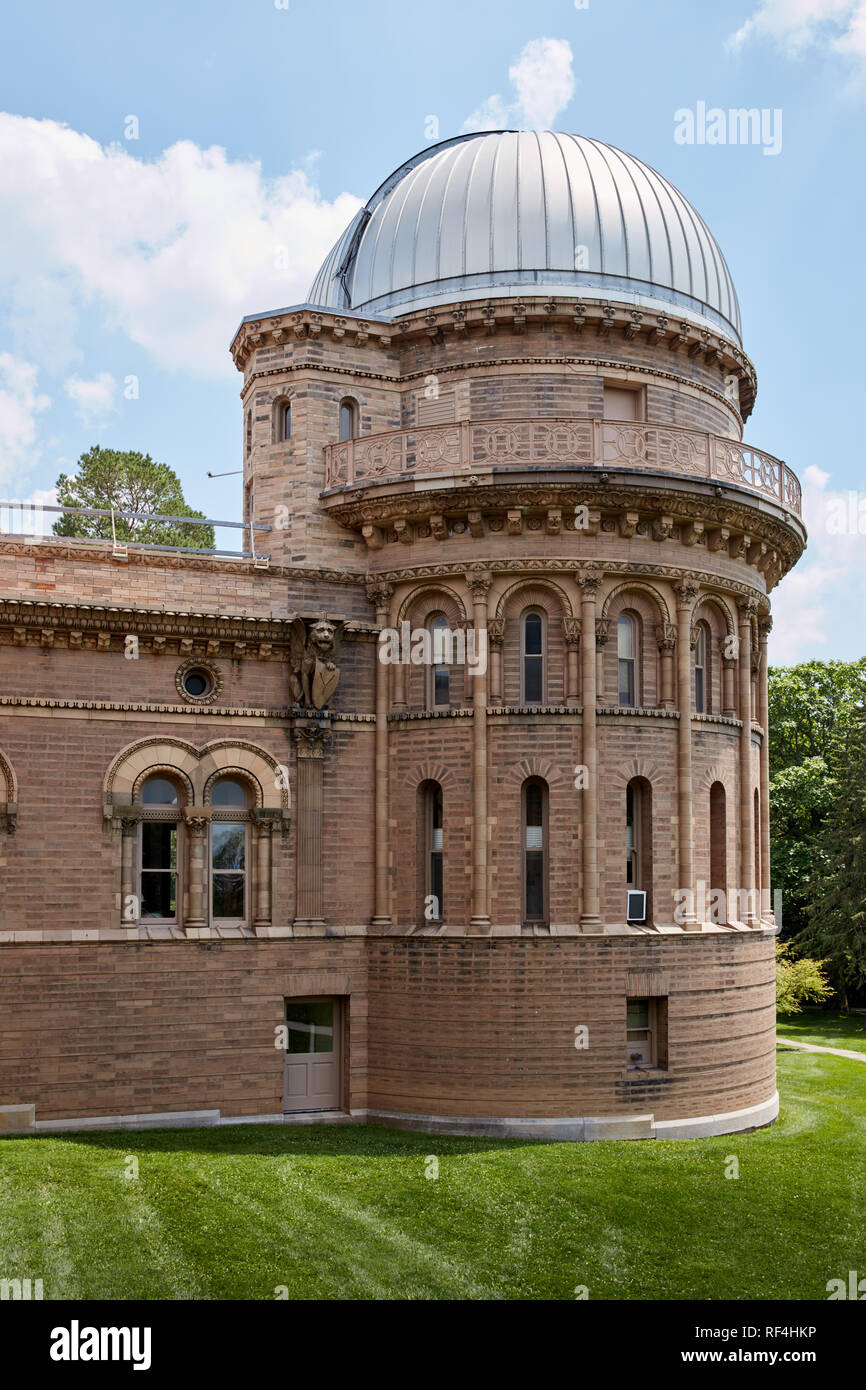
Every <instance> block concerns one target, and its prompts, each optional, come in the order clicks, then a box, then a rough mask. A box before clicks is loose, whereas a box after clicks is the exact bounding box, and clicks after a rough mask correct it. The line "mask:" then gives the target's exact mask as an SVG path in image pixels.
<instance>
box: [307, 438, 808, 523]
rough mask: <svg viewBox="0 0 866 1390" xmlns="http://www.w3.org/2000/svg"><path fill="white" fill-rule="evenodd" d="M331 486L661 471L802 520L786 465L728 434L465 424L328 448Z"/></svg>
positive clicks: (327, 477) (796, 484)
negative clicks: (535, 472)
mask: <svg viewBox="0 0 866 1390" xmlns="http://www.w3.org/2000/svg"><path fill="white" fill-rule="evenodd" d="M324 454H325V487H326V488H339V487H349V486H351V485H352V484H356V483H366V482H373V481H375V480H376V479H379V478H388V479H392V478H400V477H403V476H413V475H415V474H417V473H446V472H451V471H456V470H465V471H466V472H473V471H475V470H478V469H482V468H524V467H550V466H553V467H556V466H558V465H562V466H564V467H568V466H572V467H578V468H592V467H605V466H607V465H611V466H614V467H626V468H638V469H643V468H646V469H654V470H657V471H658V472H662V473H674V474H679V475H681V476H683V477H689V478H704V479H709V480H711V481H712V482H715V483H720V484H724V483H730V484H733V485H735V486H738V487H746V488H750V489H751V490H752V491H754V492H757V493H760V494H761V495H762V496H764V497H770V498H772V499H773V501H774V502H777V503H778V504H779V505H780V506H781V507H783V508H784V509H785V510H786V511H789V512H793V513H794V514H795V515H796V516H800V515H801V514H802V498H801V491H800V483H799V481H798V479H797V476H796V474H795V473H793V472H792V470H791V469H790V468H788V466H787V464H785V463H783V462H782V460H781V459H777V458H774V457H773V455H772V454H765V453H764V452H763V451H762V450H760V449H754V448H752V447H751V445H748V444H740V443H738V442H737V441H736V440H734V439H726V438H724V437H723V436H721V435H715V434H707V433H704V432H703V431H699V430H686V429H680V428H679V427H677V426H673V425H650V424H645V423H644V422H643V421H631V420H574V419H571V420H561V419H549V420H539V419H532V420H460V421H457V422H456V423H453V424H446V425H424V426H420V427H418V428H416V429H407V430H389V431H388V432H387V433H383V434H368V435H360V436H358V437H357V438H355V439H348V440H346V441H344V442H343V443H340V444H329V445H327V446H326V447H325V450H324Z"/></svg>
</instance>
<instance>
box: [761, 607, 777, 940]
mask: <svg viewBox="0 0 866 1390" xmlns="http://www.w3.org/2000/svg"><path fill="white" fill-rule="evenodd" d="M772 627H773V619H772V618H771V617H770V615H769V614H767V615H766V616H764V617H761V618H759V619H758V642H759V646H760V653H761V665H760V672H759V676H758V680H759V685H758V691H759V695H760V703H759V706H758V723H759V724H760V726H761V728H762V729H763V731H764V734H763V738H762V739H761V792H760V802H761V917H762V918H763V920H764V921H768V922H775V920H776V919H775V917H774V916H773V894H772V884H771V880H770V691H769V657H768V653H767V638H768V637H769V636H770V632H771V630H772Z"/></svg>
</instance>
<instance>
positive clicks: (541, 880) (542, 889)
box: [523, 777, 548, 924]
mask: <svg viewBox="0 0 866 1390" xmlns="http://www.w3.org/2000/svg"><path fill="white" fill-rule="evenodd" d="M547 918H548V908H547V783H546V782H544V781H542V780H541V778H538V777H536V778H532V779H531V780H530V781H528V782H525V783H524V787H523V921H524V923H527V924H541V923H546V922H547Z"/></svg>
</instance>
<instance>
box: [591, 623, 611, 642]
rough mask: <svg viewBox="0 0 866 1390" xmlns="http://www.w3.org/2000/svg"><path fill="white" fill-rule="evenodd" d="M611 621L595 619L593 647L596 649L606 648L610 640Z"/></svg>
mask: <svg viewBox="0 0 866 1390" xmlns="http://www.w3.org/2000/svg"><path fill="white" fill-rule="evenodd" d="M611 625H612V620H611V619H610V618H596V620H595V645H596V646H597V647H605V646H607V643H608V641H609V640H610V629H611Z"/></svg>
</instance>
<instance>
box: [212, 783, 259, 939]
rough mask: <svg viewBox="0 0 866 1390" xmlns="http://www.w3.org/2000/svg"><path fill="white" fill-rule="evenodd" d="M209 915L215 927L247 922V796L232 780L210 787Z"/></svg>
mask: <svg viewBox="0 0 866 1390" xmlns="http://www.w3.org/2000/svg"><path fill="white" fill-rule="evenodd" d="M210 804H211V806H212V807H213V812H214V814H213V817H212V819H211V822H210V912H211V921H212V922H214V923H220V922H231V923H234V924H238V923H243V922H245V921H246V920H247V915H248V905H249V903H248V900H249V884H248V867H247V866H248V854H249V814H248V812H247V807H248V806H249V804H250V793H249V790H248V788H247V787H246V785H245V784H244V783H243V782H240V781H239V780H238V779H237V778H235V777H221V778H220V779H219V781H217V782H215V783H214V784H213V786H212V787H211V792H210Z"/></svg>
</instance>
